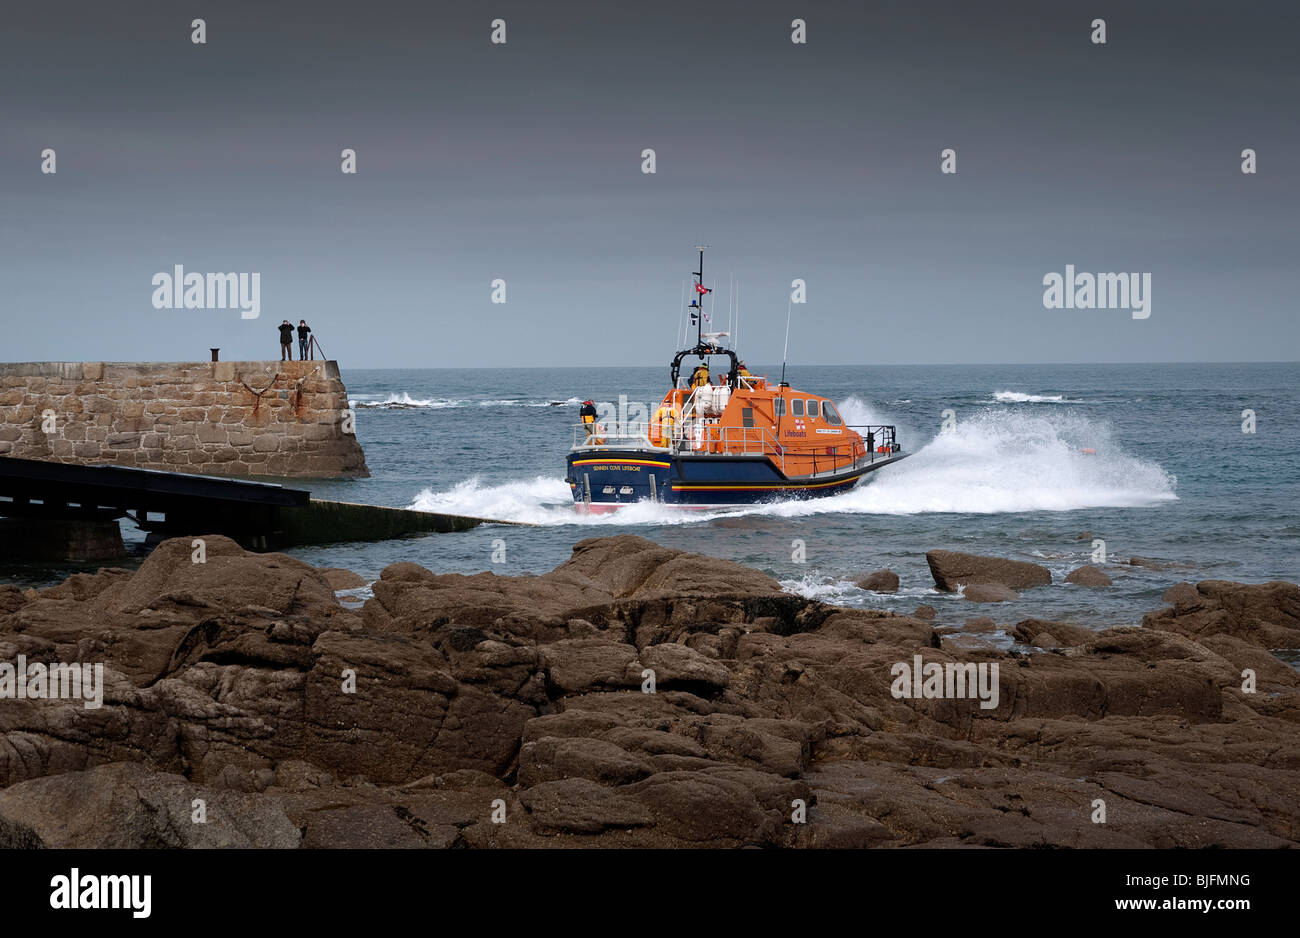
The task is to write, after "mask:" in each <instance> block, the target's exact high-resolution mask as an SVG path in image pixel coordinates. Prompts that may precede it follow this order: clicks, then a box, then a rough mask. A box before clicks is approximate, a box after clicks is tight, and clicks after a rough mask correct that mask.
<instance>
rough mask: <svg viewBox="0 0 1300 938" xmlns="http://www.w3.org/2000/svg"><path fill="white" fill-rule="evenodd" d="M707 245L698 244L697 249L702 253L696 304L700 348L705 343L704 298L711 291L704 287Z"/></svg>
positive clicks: (696, 334) (696, 341)
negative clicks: (705, 249) (697, 308)
mask: <svg viewBox="0 0 1300 938" xmlns="http://www.w3.org/2000/svg"><path fill="white" fill-rule="evenodd" d="M705 247H706V245H703V244H697V245H695V249H696V250H697V251H699V252H700V269H699V270H697V271H695V276H696V277H698V278H699V279H698V280H697V281H696V288H695V304H696V306H698V307H699V314H698V315H697V316H696V317H695V346H696V348H698V347H699V346H700V345H702V344H703V342H704V336H703V333H704V297H705V294H707V293H708V292H709V291H708V290H707V289H706V288H705V286H704V248H705Z"/></svg>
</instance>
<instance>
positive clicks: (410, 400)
mask: <svg viewBox="0 0 1300 938" xmlns="http://www.w3.org/2000/svg"><path fill="white" fill-rule="evenodd" d="M581 403H582V399H581V398H577V397H570V398H568V399H567V400H563V401H553V400H533V399H522V398H506V399H502V400H472V399H455V398H423V397H412V396H411V395H410V394H409V393H408V392H406V391H402V392H401V393H400V394H388V395H379V394H358V395H357V396H356V397H354V398H352V400H350V401H349V404H350V406H352V407H353V408H356V409H358V410H446V409H451V408H457V407H572V406H575V405H577V404H581Z"/></svg>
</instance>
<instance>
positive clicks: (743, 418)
mask: <svg viewBox="0 0 1300 938" xmlns="http://www.w3.org/2000/svg"><path fill="white" fill-rule="evenodd" d="M703 283H704V251H703V249H701V250H700V269H699V270H697V271H695V293H696V299H695V300H694V301H692V303H691V307H690V308H691V324H692V325H695V326H696V344H695V346H694V347H693V348H688V349H683V350H681V351H679V352H678V353H677V354H676V355H675V356H674V358H673V363H672V372H671V376H672V388H671V390H670V391H669V392H668V393H667V394H666V395H664V399H663V402H662V403H661V404H660V405H659V407H658V408H657V409H656V411H655V412H654V413H653V414H650V415H646V417H642V418H641V419H639V420H633V419H628V418H629V416H630V415H629V414H626V413H624V414H617V415H614V416H613V417H612V418H611V416H610V415H609V414H606V415H605V416H604V417H603V418H602V419H600V421H599V422H597V420H596V419H594V418H593V417H591V416H587V417H584V421H585V422H584V423H582V424H579V425H578V426H576V427H575V428H574V431H573V448H572V449H571V450H570V452H569V456H568V469H569V471H568V477H567V479H566V481H567V482H568V483H569V488H570V490H571V491H572V492H573V499H574V501H575V503H576V504H577V506H578V508H579V509H580V510H585V511H610V510H613V509H616V508H618V507H619V506H621V505H627V504H630V503H632V502H638V501H650V502H659V503H663V504H667V505H677V506H682V507H688V508H709V507H716V506H729V505H749V504H754V503H756V502H764V501H778V500H785V499H790V498H814V497H818V496H823V495H835V494H838V493H840V492H845V491H848V490H849V489H850V488H852V487H853V486H854V485H856V484H857V482H858V480H859V479H861V478H862V477H863V476H864V475H866V474H867V473H868V472H871V471H872V470H874V469H879V468H881V467H882V466H887V465H889V464H890V463H892V462H897V461H898V460H900V459H903V458H904V457H905V456H906V454H905V453H903V452H901V447H900V446H899V444H898V442H897V440H896V439H895V435H896V434H895V429H894V427H892V426H850V425H848V424H846V423H845V422H844V419H843V417H842V416H841V415H840V413H839V411H838V410H837V409H836V407H835V404H834V402H832V401H830V400H827V399H826V398H824V397H820V396H818V395H816V394H809V393H807V392H805V391H798V390H796V389H794V388H792V387H790V386H789V385H788V384H786V383H785V382H784V381H781V382H779V383H777V384H775V385H774V384H772V383H771V382H769V381H768V380H767V378H766V377H757V376H755V375H751V374H749V373H748V371H747V370H746V369H745V368H744V367H743V364H742V363H741V362H740V361H739V359H738V358H737V356H736V353H735V351H734V350H732V349H729V348H725V347H724V346H723V345H722V344H720V340H721V338H722V337H724V336H726V333H707V332H704V331H703V326H702V320H703V319H704V318H705V317H704V315H703V309H702V304H701V302H700V301H701V300H702V299H703V298H704V296H706V295H707V294H708V293H709V292H710V291H709V290H708V289H707V288H705V287H704V286H703ZM723 356H725V358H726V360H727V366H728V367H729V370H727V371H726V372H725V373H724V374H723V376H722V377H723V381H722V383H705V382H707V381H708V380H709V379H708V378H705V377H704V376H702V375H701V374H700V370H699V365H696V369H695V371H694V372H692V374H691V375H689V376H686V375H683V374H682V373H681V368H682V361H683V359H686V358H692V359H695V358H698V359H699V362H700V364H702V365H705V366H706V367H707V366H709V365H710V363H711V362H712V363H714V364H719V365H720V364H722V363H721V362H719V361H718V360H717V359H718V357H723ZM711 373H712V374H714V375H717V374H718V372H716V371H712V372H711ZM714 380H716V379H714ZM591 409H592V408H588V411H589V412H590V410H591ZM626 409H627V410H629V411H631V410H635V409H636V408H635V407H633V408H626ZM647 417H648V419H646V418H647Z"/></svg>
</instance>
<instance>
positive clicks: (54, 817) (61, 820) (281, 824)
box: [0, 762, 302, 850]
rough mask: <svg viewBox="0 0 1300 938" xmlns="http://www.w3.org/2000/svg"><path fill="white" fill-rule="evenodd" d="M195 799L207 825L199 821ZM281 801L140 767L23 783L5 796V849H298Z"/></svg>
mask: <svg viewBox="0 0 1300 938" xmlns="http://www.w3.org/2000/svg"><path fill="white" fill-rule="evenodd" d="M195 799H198V800H201V801H202V802H203V803H204V806H203V811H204V822H203V823H196V821H195V818H194V812H195V810H196V808H195V807H194V801H195ZM301 840H302V836H301V834H300V833H299V831H298V828H297V827H296V826H295V825H294V824H293V823H292V822H291V821H290V820H289V818H288V817H286V816H285V813H284V810H283V808H282V807H281V806H280V805H279V804H278V803H277V801H276V799H274V798H272V797H268V796H266V795H259V794H241V793H237V792H231V791H214V790H209V789H205V788H202V787H200V786H196V785H193V784H191V783H190V782H188V781H187V780H186V779H185V778H183V777H181V776H179V775H171V774H168V773H165V772H155V771H152V770H150V769H147V768H146V767H145V766H144V765H142V764H140V763H136V762H119V763H115V764H112V765H101V766H97V767H96V768H93V769H90V770H88V771H84V772H65V773H64V774H62V775H52V776H48V777H46V778H37V779H32V780H31V781H27V782H20V783H19V784H17V785H12V786H10V787H9V788H6V789H4V790H2V791H0V849H12V848H15V847H39V848H50V849H56V850H57V849H67V848H74V847H75V848H77V849H82V850H120V849H127V850H142V849H154V848H158V847H257V848H263V849H265V848H284V847H297V846H299V844H300V841H301Z"/></svg>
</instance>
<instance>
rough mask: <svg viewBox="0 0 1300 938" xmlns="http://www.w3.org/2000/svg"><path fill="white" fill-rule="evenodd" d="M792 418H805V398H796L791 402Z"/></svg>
mask: <svg viewBox="0 0 1300 938" xmlns="http://www.w3.org/2000/svg"><path fill="white" fill-rule="evenodd" d="M790 416H791V417H802V416H803V398H802V397H796V398H792V399H791V401H790Z"/></svg>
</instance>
